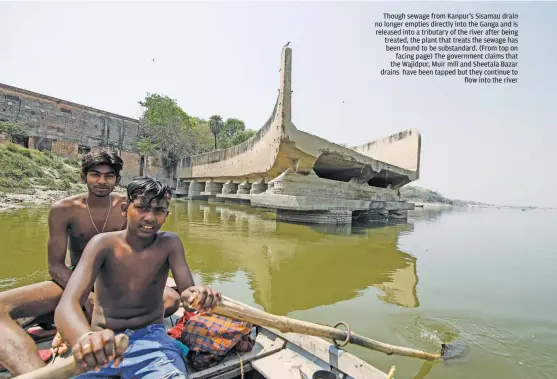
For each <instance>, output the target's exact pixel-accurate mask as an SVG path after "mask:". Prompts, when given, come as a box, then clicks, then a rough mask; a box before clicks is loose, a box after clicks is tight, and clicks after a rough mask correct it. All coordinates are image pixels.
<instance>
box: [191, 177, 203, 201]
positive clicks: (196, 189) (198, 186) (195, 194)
mask: <svg viewBox="0 0 557 379" xmlns="http://www.w3.org/2000/svg"><path fill="white" fill-rule="evenodd" d="M204 189H205V185H204V184H203V183H200V182H198V181H197V180H192V181H191V182H190V185H189V188H188V198H190V199H198V198H200V197H201V192H203V190H204Z"/></svg>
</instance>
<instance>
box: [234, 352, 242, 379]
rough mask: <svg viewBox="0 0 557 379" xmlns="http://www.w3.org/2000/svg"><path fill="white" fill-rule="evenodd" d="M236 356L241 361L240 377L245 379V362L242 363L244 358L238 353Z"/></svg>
mask: <svg viewBox="0 0 557 379" xmlns="http://www.w3.org/2000/svg"><path fill="white" fill-rule="evenodd" d="M236 355H237V356H238V358H239V359H240V377H241V378H242V379H244V362H243V361H242V356H241V355H240V353H238V352H236Z"/></svg>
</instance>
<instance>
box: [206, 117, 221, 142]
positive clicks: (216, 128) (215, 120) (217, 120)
mask: <svg viewBox="0 0 557 379" xmlns="http://www.w3.org/2000/svg"><path fill="white" fill-rule="evenodd" d="M209 125H210V127H211V133H213V136H214V137H215V150H217V135H218V134H219V133H220V132H221V130H222V128H223V126H224V123H223V122H222V117H221V116H219V115H213V116H211V117H210V118H209Z"/></svg>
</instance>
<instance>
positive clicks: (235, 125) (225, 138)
mask: <svg viewBox="0 0 557 379" xmlns="http://www.w3.org/2000/svg"><path fill="white" fill-rule="evenodd" d="M255 133H256V131H255V130H251V129H246V125H245V124H244V122H243V121H242V120H239V119H237V118H229V119H227V120H226V122H225V123H224V125H223V128H222V130H221V132H220V135H219V145H220V147H221V148H223V149H226V148H229V147H232V146H236V145H239V144H241V143H242V142H244V141H246V140H248V139H250V138H251V137H252V136H253V135H254V134H255Z"/></svg>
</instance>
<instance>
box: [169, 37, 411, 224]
mask: <svg viewBox="0 0 557 379" xmlns="http://www.w3.org/2000/svg"><path fill="white" fill-rule="evenodd" d="M291 99H292V50H291V49H290V48H286V47H285V48H283V50H282V64H281V69H280V89H279V94H278V98H277V100H276V103H275V107H274V109H273V112H272V114H271V116H270V118H269V120H268V121H267V122H266V123H265V125H264V126H263V127H262V128H261V129H260V130H259V131H258V132H257V133H256V134H255V135H254V136H253V137H252V138H250V139H249V140H247V141H245V142H243V143H242V144H239V145H237V146H233V147H231V148H229V149H225V150H217V151H214V152H209V153H204V154H200V155H195V156H191V157H186V158H184V159H182V160H181V162H180V163H179V165H178V167H177V170H176V179H177V188H176V193H177V194H179V195H184V196H187V197H188V198H190V199H197V198H212V199H214V200H219V201H223V200H236V201H244V202H249V203H251V204H252V205H254V206H260V207H268V208H273V209H276V211H277V218H278V219H280V220H287V221H295V222H306V223H335V224H349V223H351V222H352V220H353V219H369V218H405V217H406V213H407V210H411V209H414V205H413V204H409V203H405V202H401V201H400V194H399V191H398V189H399V188H400V187H402V186H403V185H405V184H407V183H410V182H412V181H414V180H417V179H418V178H419V173H420V150H421V137H420V133H419V132H418V131H417V130H416V129H409V130H405V131H402V132H400V133H397V134H395V135H392V136H389V137H386V138H384V139H381V140H378V141H374V142H371V143H367V144H363V145H361V146H356V147H353V148H346V147H343V146H340V145H338V144H335V143H331V142H329V141H327V140H325V139H323V138H319V137H317V136H314V135H311V134H309V133H305V132H303V131H301V130H298V129H297V128H296V127H295V126H294V124H293V123H292V102H291ZM371 127H372V125H370V128H371Z"/></svg>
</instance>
